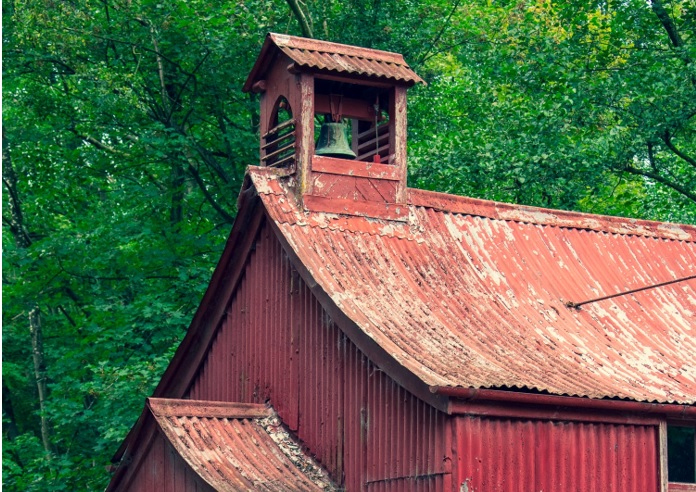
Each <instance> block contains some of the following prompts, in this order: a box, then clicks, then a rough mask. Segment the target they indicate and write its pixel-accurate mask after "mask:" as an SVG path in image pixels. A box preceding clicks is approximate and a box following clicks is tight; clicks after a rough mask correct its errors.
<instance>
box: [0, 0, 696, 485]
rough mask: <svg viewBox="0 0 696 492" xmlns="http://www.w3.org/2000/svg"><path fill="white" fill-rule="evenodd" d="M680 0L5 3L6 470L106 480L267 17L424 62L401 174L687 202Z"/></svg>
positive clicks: (250, 129)
mask: <svg viewBox="0 0 696 492" xmlns="http://www.w3.org/2000/svg"><path fill="white" fill-rule="evenodd" d="M689 9H692V10H691V11H689ZM692 12H693V6H691V5H690V4H688V3H687V2H672V3H668V4H667V3H665V4H662V3H658V2H653V3H652V4H643V3H641V2H638V1H637V0H636V1H635V2H631V1H629V2H628V3H627V2H623V3H620V4H616V5H614V4H606V3H596V2H595V3H593V2H586V3H583V4H577V2H574V3H573V5H566V4H564V3H560V4H550V3H544V2H530V3H528V4H525V3H522V4H520V3H519V2H516V3H510V4H506V3H502V4H501V3H496V4H495V5H492V4H489V3H488V2H480V3H478V4H471V3H470V2H469V3H465V2H460V1H454V2H451V1H444V0H429V1H422V2H416V1H408V2H403V1H396V0H386V1H385V0H342V1H339V0H332V1H322V2H320V1H309V0H305V1H300V0H287V1H285V2H284V1H281V0H254V1H252V2H237V3H234V2H233V3H230V2H227V3H224V2H212V3H211V2H202V1H200V0H190V1H187V2H180V1H174V0H157V1H154V0H141V1H139V2H133V1H132V0H114V1H110V0H99V1H95V0H75V1H72V2H54V1H52V0H22V1H19V0H14V1H10V2H5V3H3V14H4V15H3V47H4V60H3V61H4V65H3V70H4V72H3V82H4V83H3V95H4V107H3V128H4V130H3V131H4V133H3V214H4V215H3V232H4V234H3V250H4V254H3V301H4V310H3V342H4V351H3V485H4V486H5V487H6V488H7V489H8V490H46V489H50V490H85V489H89V490H92V489H100V488H103V487H104V486H105V484H106V483H107V482H108V479H109V476H108V473H107V472H106V471H105V467H106V466H107V465H108V464H109V458H110V456H111V455H112V454H113V452H114V451H115V449H116V448H117V446H118V444H119V443H120V441H121V440H122V439H123V437H124V436H125V434H126V432H127V431H128V429H129V428H130V427H131V426H132V424H133V423H134V422H135V419H136V418H137V416H138V414H139V412H140V411H141V409H142V404H143V399H144V398H145V397H146V396H148V395H149V394H150V393H151V391H152V389H153V387H154V384H155V383H156V382H157V381H158V379H159V377H160V376H161V374H162V373H163V371H164V368H165V367H166V365H167V363H168V361H169V359H170V357H171V355H172V353H173V351H174V349H175V347H176V345H177V344H178V342H179V341H180V340H181V339H182V337H183V334H184V332H185V329H186V326H187V324H188V322H189V321H190V319H191V317H192V316H193V312H194V310H195V308H196V307H197V304H198V300H199V299H200V297H201V295H202V294H203V291H204V289H205V287H206V285H207V282H208V280H209V277H210V274H211V272H212V269H213V268H214V265H215V262H216V261H217V259H218V257H219V254H220V251H221V249H222V247H223V244H224V241H225V239H226V235H227V233H228V231H229V228H230V225H231V223H232V221H233V220H234V215H235V212H236V196H237V193H238V191H239V189H240V186H241V183H242V179H243V173H244V169H245V168H246V166H247V165H249V164H255V163H257V162H258V150H257V149H258V140H259V137H258V134H257V132H258V117H259V116H258V113H257V101H256V100H255V99H254V97H255V96H253V95H252V96H249V95H246V94H242V93H241V90H240V89H241V87H242V85H243V82H244V80H245V78H246V76H247V74H248V72H249V70H250V68H251V66H252V64H253V62H254V59H255V57H256V55H257V53H258V52H259V49H260V47H261V44H262V43H263V40H264V37H265V33H266V32H268V31H276V32H289V33H292V34H302V33H304V34H306V35H307V34H311V35H314V36H316V37H319V38H322V39H327V40H331V41H338V42H344V43H351V44H357V45H361V46H367V47H373V48H379V49H387V50H391V51H396V52H400V53H403V54H404V56H405V57H406V59H407V60H408V61H409V62H410V63H411V65H412V66H413V68H414V69H415V70H416V71H417V72H418V73H419V74H421V75H423V76H424V77H425V78H426V79H427V80H428V82H429V85H428V86H427V87H419V88H415V89H414V90H413V91H412V92H411V99H410V104H411V108H410V112H409V131H410V149H409V152H410V162H409V165H410V167H411V173H412V174H411V176H410V179H411V184H412V185H413V184H415V185H417V186H420V187H429V188H434V189H438V190H440V191H449V192H456V193H464V194H469V195H473V196H481V197H486V198H494V199H501V200H509V201H519V202H523V203H528V204H532V205H546V206H556V207H562V208H570V209H579V210H589V211H595V212H605V213H606V212H609V213H614V214H629V215H634V216H638V217H650V218H658V219H671V220H683V221H691V222H694V221H696V212H695V211H694V209H695V206H694V202H693V200H692V199H691V198H690V193H693V190H694V189H696V186H694V184H696V183H694V181H693V180H694V171H693V165H692V164H693V162H692V161H691V160H690V159H693V156H694V155H695V153H696V145H695V141H694V127H693V113H694V111H693V110H694V100H695V98H694V97H693V91H694V84H693V80H694V75H693V74H694V72H693V70H694V68H693V63H691V59H693V57H694V44H693V43H694V40H693V32H694V29H693V27H694V26H693V22H694V16H693V15H692ZM680 189H681V191H680Z"/></svg>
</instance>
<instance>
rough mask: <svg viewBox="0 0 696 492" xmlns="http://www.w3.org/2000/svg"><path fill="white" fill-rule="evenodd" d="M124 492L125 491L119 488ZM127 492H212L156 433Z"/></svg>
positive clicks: (128, 485)
mask: <svg viewBox="0 0 696 492" xmlns="http://www.w3.org/2000/svg"><path fill="white" fill-rule="evenodd" d="M121 490H125V489H121ZM127 490H128V491H129V492H156V491H166V492H191V491H200V492H214V490H215V489H213V488H212V487H210V486H209V485H208V484H207V483H205V482H204V481H203V480H202V479H201V477H199V476H198V474H196V472H194V471H193V470H192V469H191V467H189V465H188V464H187V463H186V462H185V461H184V460H183V459H182V458H181V457H180V456H179V454H178V453H177V452H176V451H175V450H174V448H172V446H171V445H170V444H169V443H168V442H167V440H166V439H165V438H164V437H163V436H162V435H161V434H159V433H157V435H156V436H155V438H154V439H153V441H152V443H151V445H150V448H149V449H148V450H147V453H146V456H145V457H144V459H143V460H142V461H141V464H140V468H138V471H137V472H136V473H135V474H134V476H133V478H132V480H131V482H130V484H127Z"/></svg>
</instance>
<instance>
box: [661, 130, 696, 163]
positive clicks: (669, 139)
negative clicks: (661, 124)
mask: <svg viewBox="0 0 696 492" xmlns="http://www.w3.org/2000/svg"><path fill="white" fill-rule="evenodd" d="M662 140H663V141H664V142H665V145H666V146H667V148H668V149H669V150H671V151H672V152H674V154H676V155H677V156H678V157H679V158H681V159H682V160H684V161H685V162H687V163H689V164H691V165H692V166H693V167H696V159H694V158H693V157H690V156H688V155H686V154H685V153H684V152H682V151H681V150H679V149H678V148H677V147H676V146H675V145H674V144H673V143H672V136H671V135H670V134H669V131H668V130H667V131H665V133H664V134H663V135H662Z"/></svg>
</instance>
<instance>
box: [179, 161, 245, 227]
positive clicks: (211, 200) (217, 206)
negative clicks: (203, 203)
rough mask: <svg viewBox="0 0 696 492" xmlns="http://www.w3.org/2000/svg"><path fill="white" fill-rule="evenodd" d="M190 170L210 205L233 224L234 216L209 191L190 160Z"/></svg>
mask: <svg viewBox="0 0 696 492" xmlns="http://www.w3.org/2000/svg"><path fill="white" fill-rule="evenodd" d="M188 171H189V172H190V173H191V176H193V179H194V180H195V181H196V183H197V184H198V187H199V188H200V189H201V191H202V192H203V196H205V199H206V200H207V201H208V203H210V205H211V206H212V207H213V208H214V209H215V211H216V212H217V213H218V214H220V217H222V219H223V220H224V221H225V222H227V223H229V224H233V223H234V217H232V216H231V215H230V214H228V213H227V212H226V211H225V210H224V209H223V208H222V207H221V206H220V204H219V203H217V202H216V201H215V198H213V196H212V195H211V194H210V192H209V191H208V188H206V186H205V183H204V182H203V180H202V179H201V175H200V174H199V173H198V170H197V169H196V168H195V167H193V165H191V163H190V162H189V165H188Z"/></svg>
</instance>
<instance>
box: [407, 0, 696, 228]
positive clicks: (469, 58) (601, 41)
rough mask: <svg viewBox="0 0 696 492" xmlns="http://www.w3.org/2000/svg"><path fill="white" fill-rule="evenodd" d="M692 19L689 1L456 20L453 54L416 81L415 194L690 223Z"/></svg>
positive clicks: (486, 12) (461, 15) (494, 10)
mask: <svg viewBox="0 0 696 492" xmlns="http://www.w3.org/2000/svg"><path fill="white" fill-rule="evenodd" d="M693 14H694V6H693V3H689V2H672V3H670V4H669V9H668V10H667V8H666V7H665V6H663V5H662V4H661V3H660V2H653V3H652V4H648V3H645V2H640V1H632V2H619V3H616V4H615V3H605V2H581V3H578V2H572V4H571V3H558V4H552V3H550V2H530V3H522V4H520V3H519V2H514V3H507V4H503V5H500V4H499V3H496V5H495V6H490V5H488V4H487V3H483V2H481V3H478V4H475V5H473V6H468V7H467V8H462V9H461V10H460V11H458V12H457V16H456V18H455V20H454V21H455V22H457V23H458V29H460V33H461V34H460V36H459V44H458V45H457V46H453V47H452V49H450V50H448V51H447V52H446V53H444V54H442V55H440V56H438V59H437V60H433V63H431V64H430V66H429V67H428V69H426V73H427V74H428V75H429V80H430V81H431V87H430V88H429V90H428V91H427V94H426V92H425V91H421V93H420V94H423V96H424V97H423V99H420V98H419V99H417V102H416V104H417V108H416V110H415V111H413V112H412V114H415V115H416V118H418V127H419V129H418V131H419V132H420V131H423V133H422V134H416V135H415V138H414V139H413V140H412V149H413V151H412V154H411V155H413V156H414V158H415V160H416V166H415V172H414V177H415V179H416V182H417V183H418V184H419V185H420V186H425V187H429V188H438V187H440V186H441V184H443V183H447V186H446V188H445V189H446V190H447V191H452V192H456V193H464V194H470V195H474V196H482V197H488V198H497V199H502V200H505V201H515V202H521V203H528V204H536V205H543V206H551V207H560V208H566V209H575V210H587V211H592V212H598V213H611V214H619V215H632V216H639V217H645V218H653V219H661V220H673V221H685V222H693V221H694V220H695V219H696V215H694V210H695V207H696V200H695V198H696V195H694V190H696V167H695V166H694V162H696V161H694V156H696V145H695V144H696V140H695V139H694V137H695V133H694V115H695V114H696V105H695V101H696V87H695V86H694V65H693V64H692V63H691V58H693V55H692V54H691V53H693V52H694V49H696V48H695V46H696V45H695V44H694V43H695V42H696V41H695V40H694V36H693V33H694V18H695V17H694V15H693ZM430 70H433V72H431V71H430ZM431 93H435V94H436V96H435V110H429V109H428V108H432V107H433V100H432V98H431V97H430V96H429V95H430V94H431ZM423 120H426V121H423ZM420 128H422V129H423V130H420ZM433 142H435V144H434V145H433ZM440 189H442V188H440Z"/></svg>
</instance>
